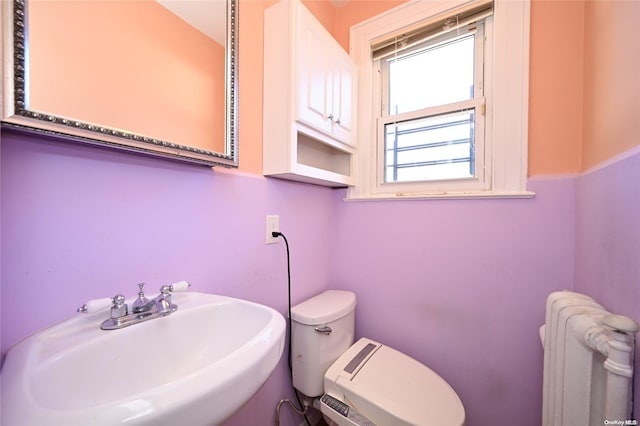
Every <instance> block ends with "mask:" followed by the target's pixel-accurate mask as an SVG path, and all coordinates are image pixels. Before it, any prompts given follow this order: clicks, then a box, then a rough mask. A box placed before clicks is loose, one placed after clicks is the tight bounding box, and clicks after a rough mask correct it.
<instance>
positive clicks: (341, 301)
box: [291, 290, 356, 325]
mask: <svg viewBox="0 0 640 426" xmlns="http://www.w3.org/2000/svg"><path fill="white" fill-rule="evenodd" d="M355 307H356V295H355V293H353V292H351V291H344V290H327V291H325V292H323V293H320V294H318V295H316V296H314V297H312V298H310V299H307V300H305V301H304V302H301V303H299V304H297V305H295V306H293V307H292V308H291V319H292V320H294V321H296V322H298V323H301V324H306V325H319V324H326V323H329V322H331V321H335V320H337V319H340V318H342V317H344V316H345V315H347V314H348V313H349V312H351V311H353V309H354V308H355Z"/></svg>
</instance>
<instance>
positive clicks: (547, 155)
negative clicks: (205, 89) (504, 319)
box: [240, 0, 640, 176]
mask: <svg viewBox="0 0 640 426" xmlns="http://www.w3.org/2000/svg"><path fill="white" fill-rule="evenodd" d="M274 2H275V0H274V1H256V0H241V25H240V31H241V37H240V38H241V40H242V42H241V46H242V47H241V56H240V57H241V60H240V67H241V78H240V85H241V88H242V89H241V97H240V102H241V107H240V113H241V115H240V117H241V123H243V124H241V129H240V131H241V135H242V136H241V137H240V143H241V159H240V168H241V170H244V171H248V172H252V173H261V171H262V166H261V161H262V142H261V139H262V129H261V127H260V126H259V125H258V124H257V123H261V117H262V109H261V104H258V103H256V102H255V99H256V93H260V94H261V93H262V80H261V78H262V77H261V76H262V13H263V11H264V9H265V8H266V7H268V6H269V5H271V4H273V3H274ZM403 2H404V1H403V0H384V1H376V0H351V1H350V2H348V3H346V4H345V5H343V6H340V7H338V8H336V13H335V18H333V19H334V23H333V24H332V23H331V19H332V18H331V13H330V10H329V11H327V10H326V9H322V10H319V9H320V7H319V6H320V5H318V4H314V3H327V4H329V2H328V1H321V2H318V1H305V2H304V3H305V4H306V5H307V6H308V7H309V8H310V9H311V10H312V11H313V12H314V13H317V14H318V15H321V17H320V18H319V19H321V20H322V22H323V24H324V25H325V27H327V28H330V27H331V26H332V25H333V31H331V32H332V34H334V36H335V37H336V39H337V40H338V42H339V43H340V44H341V45H342V46H343V47H345V49H347V47H348V43H349V41H348V40H349V27H350V26H352V25H354V24H356V23H358V22H362V21H364V20H365V19H368V18H370V17H372V16H375V15H377V14H379V13H382V12H384V11H386V10H389V9H390V8H392V7H395V6H397V5H399V4H401V3H403ZM247 20H249V23H247ZM585 20H586V22H587V23H588V27H591V26H593V27H594V28H593V31H592V29H591V28H589V31H585V24H584V22H585ZM639 20H640V2H626V1H586V2H585V1H582V0H532V3H531V51H530V91H529V92H530V93H529V96H530V98H529V176H536V175H554V174H574V173H578V172H579V171H581V170H584V169H585V168H588V167H590V166H592V165H594V164H598V163H600V162H602V161H604V160H606V159H607V158H610V157H612V156H614V155H616V154H618V153H620V152H623V151H625V150H626V149H629V148H630V147H633V146H636V145H638V144H640V136H639V135H640V127H638V126H640V120H637V119H636V118H634V117H636V116H637V111H639V110H640V105H639V104H638V102H640V100H639V98H638V97H637V93H640V86H639V85H640V79H638V78H637V77H636V74H637V70H638V69H639V68H640V63H639V61H640V59H639V58H640V54H639V49H640V45H639V44H638V43H634V41H633V40H635V38H634V37H636V34H635V33H634V28H633V27H634V22H638V21H639ZM613 23H615V24H616V25H615V26H614V25H613ZM629 49H635V54H629V53H631V52H630V51H629ZM598 64H599V65H598ZM602 64H613V65H615V66H611V67H607V66H604V65H602ZM243 70H244V72H245V73H244V74H243V73H242V72H243ZM243 76H244V77H243ZM243 99H249V100H247V101H244V102H243ZM246 102H249V103H250V105H246ZM615 105H624V106H625V108H623V109H616V108H612V106H615ZM245 114H249V116H246V115H245ZM248 135H250V136H251V137H250V138H247V137H246V136H248ZM583 151H584V153H583Z"/></svg>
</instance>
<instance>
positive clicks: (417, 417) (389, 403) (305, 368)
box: [291, 290, 465, 426]
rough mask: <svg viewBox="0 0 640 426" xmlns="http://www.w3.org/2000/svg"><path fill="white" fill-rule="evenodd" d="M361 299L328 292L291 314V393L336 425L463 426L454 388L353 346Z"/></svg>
mask: <svg viewBox="0 0 640 426" xmlns="http://www.w3.org/2000/svg"><path fill="white" fill-rule="evenodd" d="M355 307H356V296H355V294H354V293H352V292H350V291H342V290H328V291H325V292H324V293H321V294H319V295H317V296H314V297H312V298H310V299H308V300H305V301H304V302H301V303H300V304H298V305H296V306H293V307H292V308H291V320H292V328H291V354H292V355H291V356H292V372H293V386H294V387H295V388H296V389H297V390H298V391H299V392H300V393H302V394H304V395H305V396H307V397H309V398H311V399H313V401H314V403H313V404H314V406H315V407H316V408H319V410H320V412H321V413H322V415H323V417H324V419H325V421H326V422H327V423H329V424H330V425H338V426H347V425H349V426H353V425H358V426H363V425H368V426H375V425H377V426H388V425H393V426H405V425H406V426H409V425H415V426H462V425H464V420H465V412H464V407H463V405H462V402H461V401H460V398H459V397H458V395H457V394H456V393H455V391H454V390H453V388H452V387H451V386H450V385H449V384H448V383H447V382H446V381H445V380H444V379H442V378H441V377H440V376H438V375H437V374H436V373H435V372H434V371H433V370H431V369H429V368H428V367H427V366H425V365H424V364H421V363H420V362H418V361H416V360H415V359H413V358H411V357H409V356H407V355H405V354H403V353H402V352H399V351H397V350H395V349H393V348H390V347H389V346H386V345H383V344H381V343H378V342H376V341H373V340H371V339H368V338H361V339H359V340H358V341H357V342H355V343H354V325H355Z"/></svg>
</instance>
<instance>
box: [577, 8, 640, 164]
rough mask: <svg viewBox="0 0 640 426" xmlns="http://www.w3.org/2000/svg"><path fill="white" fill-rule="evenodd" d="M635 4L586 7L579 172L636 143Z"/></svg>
mask: <svg viewBox="0 0 640 426" xmlns="http://www.w3.org/2000/svg"><path fill="white" fill-rule="evenodd" d="M638 22H640V2H638V1H587V2H586V4H585V53H584V131H583V135H584V143H583V153H582V170H586V169H589V168H591V167H593V166H596V165H598V164H599V163H601V162H603V161H605V160H607V159H609V158H611V157H614V156H616V155H618V154H620V153H623V152H625V151H627V150H629V149H632V148H634V147H637V146H639V145H640V119H639V117H640V113H639V111H640V42H639V41H638V40H639V39H638Z"/></svg>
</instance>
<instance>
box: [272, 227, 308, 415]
mask: <svg viewBox="0 0 640 426" xmlns="http://www.w3.org/2000/svg"><path fill="white" fill-rule="evenodd" d="M271 236H272V237H273V238H277V237H282V239H283V240H284V244H285V246H286V247H287V294H288V303H287V308H288V311H287V313H288V315H289V348H288V350H287V352H288V353H287V361H288V364H289V377H290V378H291V386H292V387H293V361H292V353H291V334H292V330H293V328H292V320H291V256H290V255H289V241H288V240H287V237H286V236H285V235H284V234H283V233H282V232H272V233H271ZM293 393H294V394H295V395H296V399H297V400H298V404H300V407H302V409H301V411H302V412H303V414H302V415H303V416H304V420H305V421H306V422H307V425H309V426H311V422H309V419H308V418H307V415H306V414H304V411H306V409H305V407H304V405H303V404H302V401H300V395H298V390H297V389H296V388H293Z"/></svg>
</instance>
